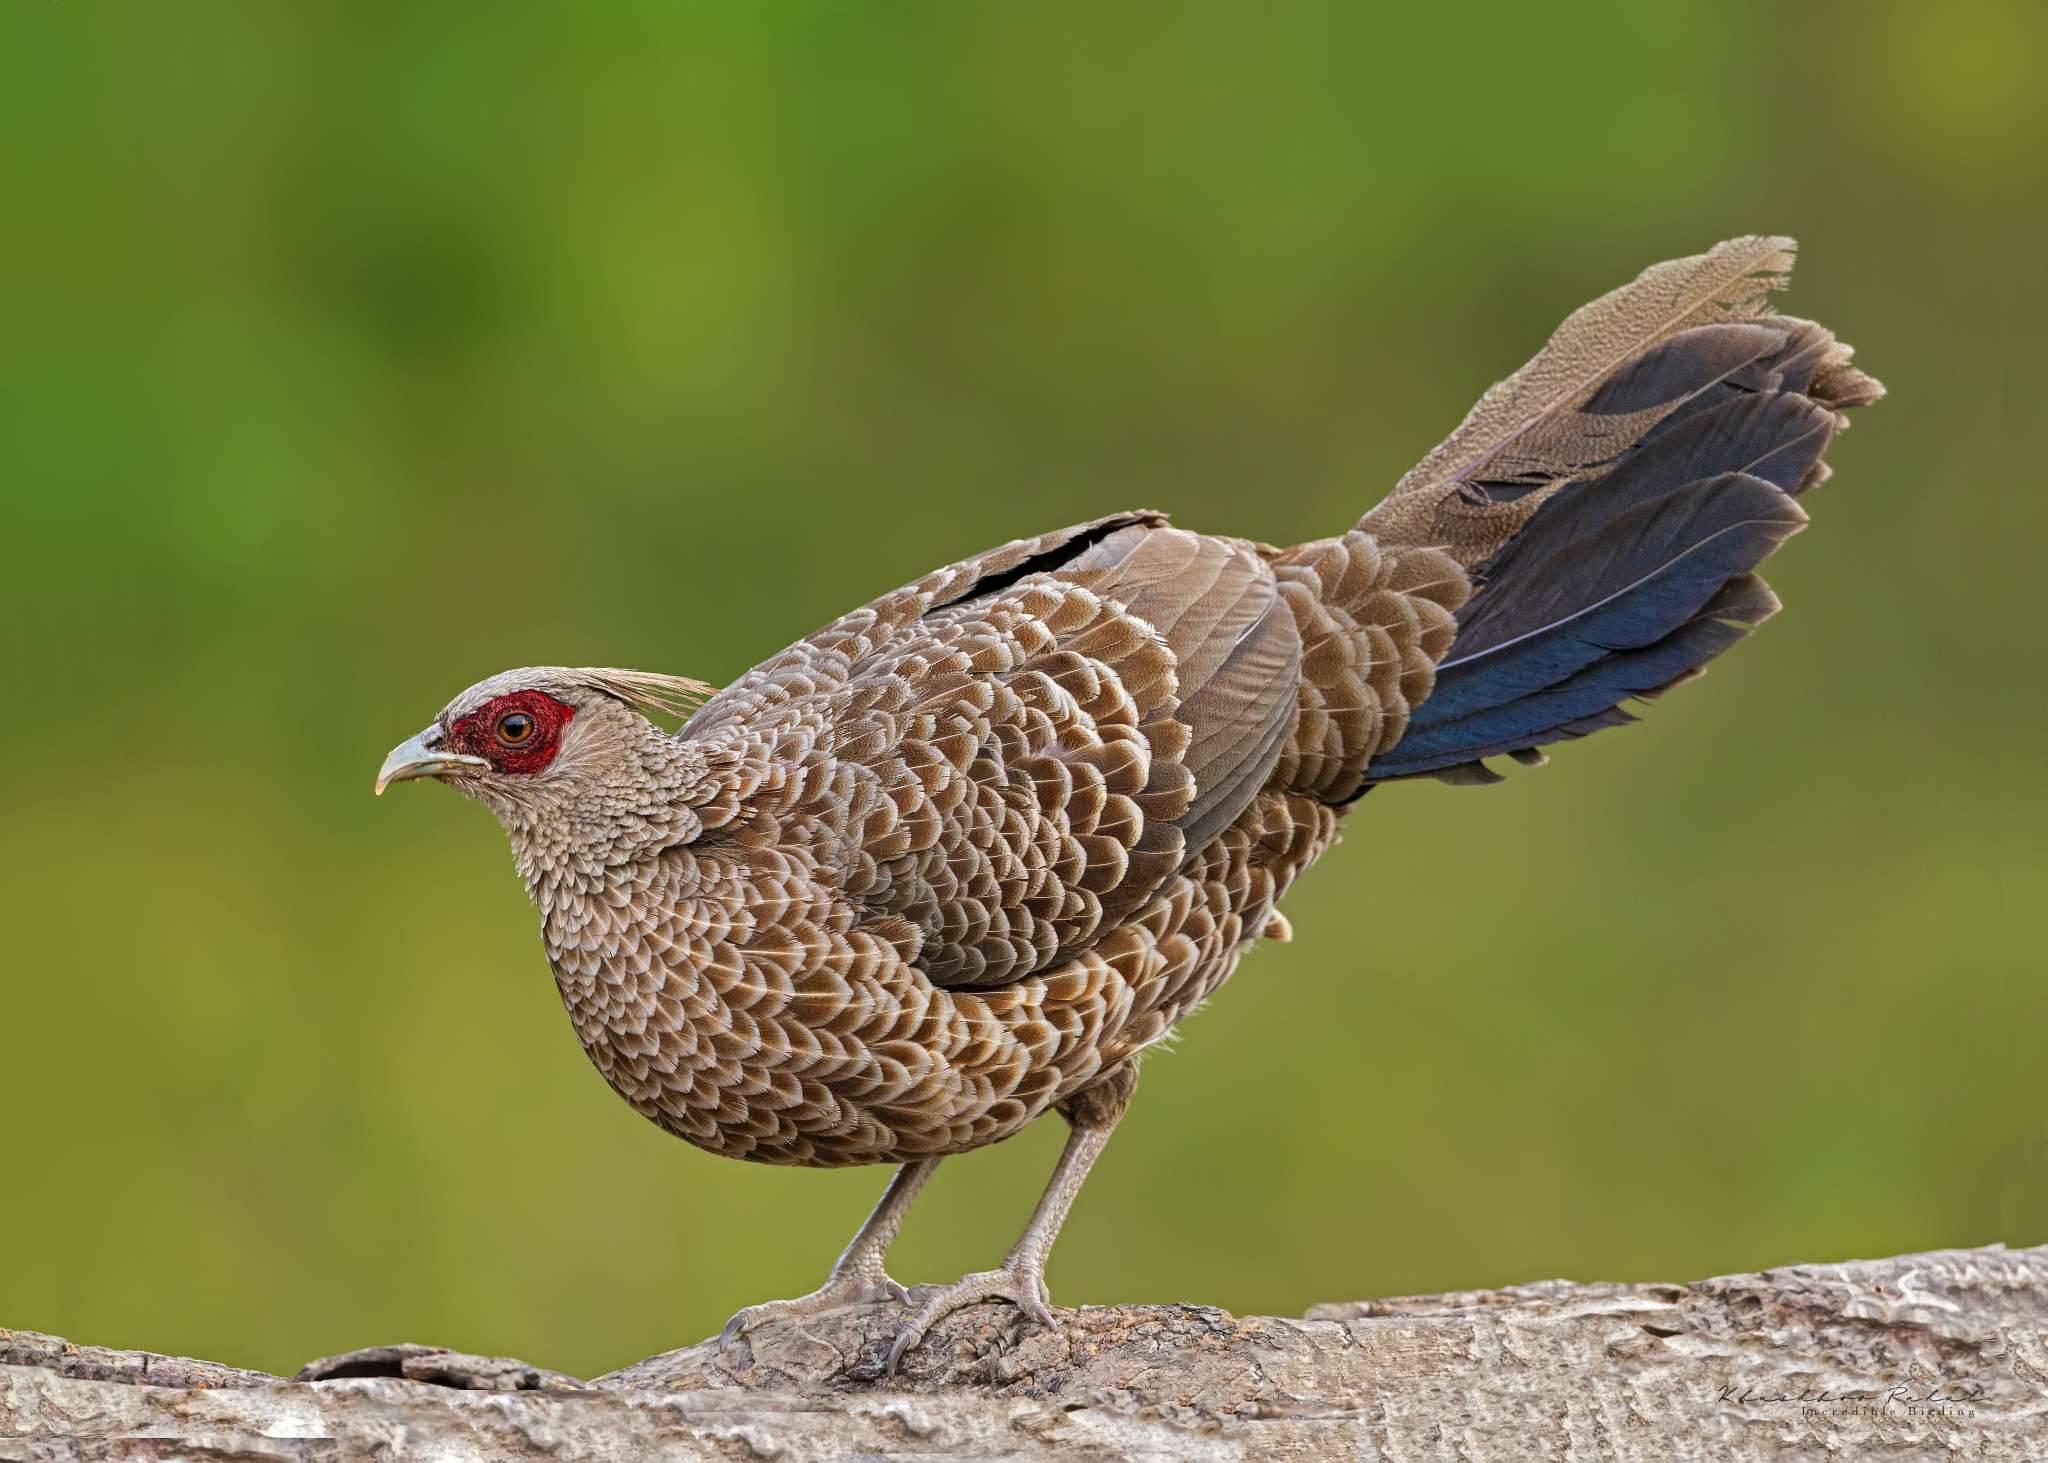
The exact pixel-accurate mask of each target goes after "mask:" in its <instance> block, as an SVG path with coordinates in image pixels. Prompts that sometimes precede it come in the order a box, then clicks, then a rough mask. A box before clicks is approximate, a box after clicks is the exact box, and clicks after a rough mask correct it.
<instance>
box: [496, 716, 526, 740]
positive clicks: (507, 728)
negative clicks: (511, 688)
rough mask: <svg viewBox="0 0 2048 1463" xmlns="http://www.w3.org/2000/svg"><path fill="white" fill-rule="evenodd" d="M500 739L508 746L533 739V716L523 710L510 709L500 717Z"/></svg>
mask: <svg viewBox="0 0 2048 1463" xmlns="http://www.w3.org/2000/svg"><path fill="white" fill-rule="evenodd" d="M498 740H499V741H501V742H503V743H504V744H505V745H506V746H508V747H518V746H523V745H525V744H526V743H527V742H530V741H532V740H533V718H532V717H530V716H528V715H527V714H526V713H525V712H523V711H508V712H506V713H505V714H504V715H503V716H501V717H499V718H498Z"/></svg>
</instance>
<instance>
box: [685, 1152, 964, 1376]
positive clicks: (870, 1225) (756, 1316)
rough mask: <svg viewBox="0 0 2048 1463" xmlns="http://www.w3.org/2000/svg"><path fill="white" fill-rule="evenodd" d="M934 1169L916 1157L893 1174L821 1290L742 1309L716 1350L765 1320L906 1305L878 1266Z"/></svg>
mask: <svg viewBox="0 0 2048 1463" xmlns="http://www.w3.org/2000/svg"><path fill="white" fill-rule="evenodd" d="M938 1166H939V1161H938V1159H936V1158H920V1159H918V1160H917V1161H916V1162H915V1163H906V1164H904V1165H903V1167H901V1168H899V1169H897V1170H896V1176H895V1177H894V1178H892V1179H890V1180H889V1187H888V1188H887V1189H884V1190H883V1191H882V1198H881V1201H880V1202H879V1203H877V1204H876V1205H875V1208H874V1212H873V1213H871V1214H869V1215H868V1217H867V1220H866V1222H864V1223H863V1224H862V1225H861V1227H860V1230H859V1232H858V1233H857V1234H855V1235H854V1237H853V1242H852V1243H851V1244H849V1245H848V1246H847V1247H846V1252H845V1253H844V1254H842V1255H841V1256H840V1257H839V1259H838V1262H837V1263H836V1264H834V1265H833V1266H832V1273H831V1274H830V1275H829V1276H827V1277H826V1279H825V1283H824V1284H823V1285H821V1286H819V1287H818V1288H817V1289H816V1290H814V1291H812V1292H811V1293H810V1294H809V1295H800V1296H798V1297H797V1298H796V1299H795V1300H770V1301H763V1302H762V1303H761V1304H760V1305H754V1306H748V1307H747V1308H746V1309H745V1310H742V1311H740V1312H738V1313H737V1314H735V1315H734V1316H733V1318H732V1319H731V1320H730V1321H727V1322H726V1323H725V1329H724V1330H723V1331H721V1332H719V1333H718V1343H719V1345H721V1346H723V1345H724V1344H725V1343H726V1342H728V1341H731V1340H732V1339H733V1338H734V1337H735V1336H744V1335H745V1334H746V1333H747V1332H749V1331H751V1330H753V1329H754V1328H755V1327H756V1326H759V1325H761V1324H762V1323H763V1322H765V1321H773V1320H782V1319H791V1320H794V1319H798V1318H801V1317H804V1316H815V1315H818V1314H819V1313H821V1312H823V1311H831V1310H837V1309H839V1308H840V1307H841V1306H850V1305H859V1304H861V1303H862V1302H865V1301H874V1300H905V1301H907V1300H909V1299H910V1292H909V1291H907V1290H905V1289H904V1288H903V1287H902V1286H901V1285H898V1284H897V1283H896V1282H895V1281H894V1280H892V1279H890V1278H889V1272H888V1271H887V1270H886V1269H885V1268H884V1264H885V1262H886V1261H887V1260H888V1258H889V1246H890V1245H891V1244H892V1243H894V1241H895V1239H896V1236H897V1235H898V1234H899V1233H900V1232H901V1231H902V1229H903V1220H904V1218H905V1216H907V1215H908V1214H909V1213H910V1201H911V1200H912V1199H915V1198H916V1197H917V1191H918V1190H919V1189H921V1188H923V1187H924V1184H925V1180H926V1179H928V1178H930V1177H931V1176H932V1170H933V1169H936V1168H937V1167H938Z"/></svg>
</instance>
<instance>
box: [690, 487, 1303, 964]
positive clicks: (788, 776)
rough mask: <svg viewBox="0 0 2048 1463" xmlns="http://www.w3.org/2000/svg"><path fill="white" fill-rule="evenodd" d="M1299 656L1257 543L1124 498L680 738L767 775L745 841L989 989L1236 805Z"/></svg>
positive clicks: (1147, 880) (872, 623) (811, 649)
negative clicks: (696, 740)
mask: <svg viewBox="0 0 2048 1463" xmlns="http://www.w3.org/2000/svg"><path fill="white" fill-rule="evenodd" d="M1300 658H1301V642H1300V638H1299V634H1298V632H1297V630H1296V628H1295V622H1294V618H1293V616H1292V615H1291V614H1290V613H1289V611H1288V610H1287V608H1286V605H1285V602H1284V601H1283V600H1282V599H1281V597H1280V595H1279V593H1278V590H1277V588H1276V586H1275V583H1274V576H1273V572H1272V569H1271V567H1270V566H1269V564H1268V563H1267V562H1266V560H1265V559H1264V558H1262V557H1261V555H1260V554H1259V552H1257V550H1256V548H1255V546H1252V545H1249V544H1244V543H1240V542H1238V541H1235V540H1230V539H1221V538H1210V537H1205V536H1203V535H1198V534H1192V533H1187V532H1183V531H1181V530H1178V529H1174V528H1171V527H1169V526H1167V525H1166V523H1165V520H1164V519H1163V518H1161V517H1159V516H1158V515H1156V514H1124V515H1119V516H1117V517H1115V518H1111V519H1103V520H1098V521H1096V522H1095V523H1092V524H1083V525H1078V526H1076V527H1075V528H1072V529H1067V530H1064V531H1062V532H1060V533H1057V534H1049V535H1046V536H1045V537H1044V538H1041V539H1036V540H1025V541H1022V542H1020V543H1018V544H1010V545H1005V546H1003V547H1002V548H1000V549H997V550H993V551H991V552H990V553H988V554H985V555H981V556H979V557H978V558H976V559H970V560H966V561H964V562H963V563H962V564H958V565H954V566H951V567H950V568H948V569H945V570H941V571H939V573H937V574H935V575H931V576H928V577H927V578H926V579H924V580H920V581H919V582H918V583H917V584H915V585H911V586H906V588H905V589H903V590H899V591H897V592H896V594H894V595H887V596H884V597H883V598H882V599H880V600H877V601H875V602H874V603H873V604H872V605H869V606H866V607H864V608H863V609H862V610H858V611H855V612H854V614H852V615H849V616H846V617H843V618H842V619H841V620H840V621H838V622H835V624H834V625H833V626H828V627H827V628H826V629H825V630H823V631H820V632H819V633H818V634H817V635H814V636H812V637H810V638H809V639H808V640H806V641H804V642H799V644H798V645H797V646H792V647H791V648H790V650H788V651H785V652H783V653H782V654H781V655H779V656H777V657H775V658H774V659H773V660H771V661H769V662H767V663H765V664H764V665H763V666H762V667H761V668H759V669H757V670H756V671H753V672H750V673H749V674H748V676H747V677H745V678H743V679H742V680H741V681H740V682H739V683H737V684H736V685H735V686H734V687H733V688H731V689H730V690H728V691H727V692H725V693H722V694H721V696H720V697H718V698H714V700H713V701H712V702H710V703H708V704H707V705H706V706H705V707H704V709H703V710H702V711H700V712H699V713H698V716H697V717H696V718H695V719H693V720H692V722H691V723H690V725H689V726H688V727H686V728H685V730H684V734H685V735H692V736H695V735H722V736H725V737H732V736H735V735H739V736H744V737H746V738H747V739H749V740H750V742H751V743H752V744H753V745H754V746H756V747H758V748H759V749H760V752H759V754H758V755H759V756H760V757H763V758H766V759H768V760H770V761H772V762H774V763H775V764H777V766H778V767H779V768H781V769H782V773H781V775H779V776H767V777H764V778H763V779H762V780H761V783H760V788H759V791H758V792H757V793H756V795H755V796H754V798H753V799H752V800H751V801H752V809H751V817H750V819H747V820H742V821H747V822H748V824H749V835H750V836H753V837H761V836H764V835H766V836H772V837H774V838H775V839H776V840H777V842H778V845H779V846H784V847H789V846H801V847H802V848H804V849H805V850H806V854H807V856H808V857H809V858H811V859H812V860H814V861H815V863H816V864H817V866H818V867H819V868H820V870H821V872H823V873H825V874H826V875H827V876H828V877H829V878H831V879H832V880H833V881H834V882H835V883H836V884H837V886H838V889H839V890H840V892H841V894H842V895H843V896H844V897H845V898H846V899H848V900H849V901H851V902H853V903H854V904H855V906H856V907H857V908H858V909H860V910H861V911H862V913H863V916H864V917H865V918H868V919H872V920H876V921H888V922H889V924H888V927H889V928H891V929H895V930H900V931H901V932H902V935H903V938H902V940H901V941H900V943H901V945H902V946H903V948H904V950H905V953H906V954H907V955H908V956H909V958H911V959H912V960H913V961H914V963H915V964H917V965H918V966H919V968H920V969H922V970H923V971H924V973H925V974H926V976H927V977H928V978H929V979H931V980H932V981H934V982H935V983H937V984H941V985H947V986H954V987H986V986H994V985H1001V984H1005V983H1008V982H1010V981H1014V980H1017V979H1020V978H1022V977H1024V976H1026V975H1029V974H1032V973H1034V972H1037V971H1042V970H1044V969H1046V968H1048V967H1049V966H1051V965H1053V964H1055V963H1057V962H1058V961H1060V960H1062V959H1064V958H1066V957H1068V956H1069V955H1071V954H1073V953H1074V952H1076V951H1078V950H1081V949H1085V948H1086V947H1087V946H1088V945H1089V944H1091V943H1092V942H1093V941H1094V940H1095V938H1096V937H1097V936H1099V935H1100V934H1102V933H1103V932H1105V931H1107V930H1108V929H1111V928H1114V927H1115V926H1116V925H1117V924H1118V923H1119V922H1121V921H1122V920H1123V919H1124V918H1126V917H1127V916H1128V915H1129V914H1131V913H1132V912H1133V911H1135V910H1136V909H1137V908H1138V907H1139V906H1140V905H1142V904H1143V903H1144V902H1145V901H1146V900H1147V899H1148V898H1149V897H1150V896H1151V895H1152V894H1153V893H1155V892H1156V891H1157V890H1158V889H1159V888H1160V886H1161V885H1162V884H1164V883H1165V882H1166V881H1167V879H1168V878H1170V877H1171V876H1172V875H1173V874H1174V873H1175V872H1176V871H1177V870H1179V869H1180V868H1181V867H1182V866H1183V865H1184V864H1185V863H1186V862H1187V861H1188V859H1189V858H1190V857H1191V856H1192V855H1194V854H1196V853H1199V852H1200V850H1201V849H1202V848H1203V847H1204V846H1205V845H1206V844H1207V843H1208V842H1210V841H1211V840H1212V839H1214V838H1215V836H1216V835H1217V834H1218V833H1220V832H1221V831H1222V830H1223V829H1224V828H1225V827H1227V826H1228V825H1229V824H1230V823H1231V821H1232V820H1234V819H1235V818H1236V817H1237V816H1238V815H1239V814H1240V813H1241V812H1242V811H1243V810H1244V808H1245V807H1246V806H1247V804H1249V802H1250V801H1251V799H1252V797H1253V795H1254V794H1256V793H1257V792H1258V790H1259V789H1260V787H1262V786H1263V785H1264V784H1265V782H1266V780H1267V779H1268V777H1269V776H1270V775H1271V773H1272V770H1273V767H1274V764H1275V762H1276V760H1277V759H1278V757H1279V755H1280V752H1281V749H1282V747H1283V745H1284V743H1285V740H1286V737H1287V733H1288V731H1289V729H1290V728H1291V726H1292V724H1293V718H1294V712H1295V683H1296V681H1297V680H1298V678H1299V669H1300ZM728 698H730V702H729V703H728ZM722 703H728V704H722Z"/></svg>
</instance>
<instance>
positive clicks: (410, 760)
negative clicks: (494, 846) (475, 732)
mask: <svg viewBox="0 0 2048 1463" xmlns="http://www.w3.org/2000/svg"><path fill="white" fill-rule="evenodd" d="M490 765H491V764H490V763H488V762H486V761H484V759H483V758H481V757H465V756H463V755H462V754H461V753H460V752H450V751H447V750H445V749H443V747H442V746H441V728H440V727H439V726H438V725H436V726H430V727H428V728H427V729H426V730H425V731H423V732H421V733H420V734H419V735H418V736H416V737H413V738H411V739H409V740H407V741H403V742H400V743H399V744H398V745H397V746H395V747H393V748H392V749H391V755H390V756H389V757H386V758H385V759H384V765H383V766H382V767H379V768H378V769H377V795H378V796H379V797H382V796H383V795H384V789H385V788H387V787H389V786H391V784H392V783H394V782H405V781H407V780H408V779H410V778H414V777H443V776H446V775H447V774H448V773H450V772H453V771H454V770H455V769H456V768H458V767H488V766H490Z"/></svg>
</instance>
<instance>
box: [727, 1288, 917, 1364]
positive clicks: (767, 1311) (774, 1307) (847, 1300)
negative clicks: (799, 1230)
mask: <svg viewBox="0 0 2048 1463" xmlns="http://www.w3.org/2000/svg"><path fill="white" fill-rule="evenodd" d="M909 1299H910V1292H909V1291H907V1290H905V1289H904V1288H903V1287H902V1286H901V1285H899V1284H897V1283H896V1282H895V1281H894V1280H891V1279H890V1278H889V1277H888V1276H887V1275H886V1274H884V1273H882V1272H881V1271H879V1270H876V1271H873V1272H866V1271H856V1272H851V1273H848V1274H845V1275H835V1276H833V1277H832V1278H831V1279H830V1280H827V1281H826V1282H825V1283H824V1284H823V1285H821V1286H819V1287H818V1288H817V1289H816V1290H814V1291H812V1292H811V1293H810V1294H809V1295H800V1296H797V1297H796V1298H795V1299H794V1300H767V1301H762V1302H761V1303H760V1304H759V1305H753V1306H747V1307H746V1308H745V1309H743V1310H739V1311H735V1312H734V1313H733V1318H732V1319H731V1320H730V1321H727V1322H726V1323H725V1329H724V1330H722V1331H720V1332H719V1333H718V1345H719V1349H720V1350H723V1349H724V1348H725V1347H726V1346H727V1345H729V1344H730V1343H731V1342H733V1341H735V1340H737V1339H738V1338H739V1337H741V1336H744V1335H746V1334H747V1333H748V1332H749V1331H752V1330H755V1329H756V1328H758V1327H760V1326H763V1325H765V1324H767V1323H768V1322H770V1321H800V1320H803V1319H804V1318H805V1317H808V1316H820V1315H824V1314H825V1313H826V1312H828V1311H837V1310H844V1309H845V1308H846V1307H848V1306H858V1305H871V1304H873V1303H874V1302H876V1301H884V1300H893V1301H906V1302H907V1301H908V1300H909Z"/></svg>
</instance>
